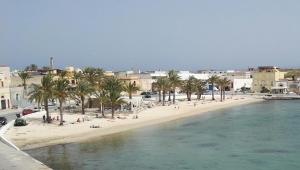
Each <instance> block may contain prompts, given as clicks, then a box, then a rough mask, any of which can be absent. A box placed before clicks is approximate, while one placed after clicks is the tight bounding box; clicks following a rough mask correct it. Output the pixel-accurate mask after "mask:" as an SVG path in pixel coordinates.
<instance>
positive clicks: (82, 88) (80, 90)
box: [71, 80, 95, 114]
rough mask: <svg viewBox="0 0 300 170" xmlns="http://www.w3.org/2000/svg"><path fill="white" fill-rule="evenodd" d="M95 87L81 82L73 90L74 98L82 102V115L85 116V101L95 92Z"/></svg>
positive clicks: (83, 81)
mask: <svg viewBox="0 0 300 170" xmlns="http://www.w3.org/2000/svg"><path fill="white" fill-rule="evenodd" d="M94 90H95V89H94V88H93V86H91V85H90V83H89V82H87V81H85V80H79V82H78V84H77V85H76V86H75V87H74V88H72V93H71V94H72V97H73V98H74V99H76V100H77V101H80V102H81V113H82V114H85V106H84V104H85V99H86V97H87V96H88V95H90V94H91V93H93V92H94Z"/></svg>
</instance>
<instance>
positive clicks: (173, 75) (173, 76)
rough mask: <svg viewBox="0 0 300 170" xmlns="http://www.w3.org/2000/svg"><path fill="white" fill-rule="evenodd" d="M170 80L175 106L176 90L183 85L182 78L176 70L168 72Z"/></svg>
mask: <svg viewBox="0 0 300 170" xmlns="http://www.w3.org/2000/svg"><path fill="white" fill-rule="evenodd" d="M168 78H169V82H170V86H171V88H170V89H171V90H172V91H173V104H175V96H176V94H175V91H176V88H177V87H179V86H180V85H181V81H180V77H179V75H178V73H177V72H176V71H175V70H170V71H169V72H168ZM169 98H170V93H169Z"/></svg>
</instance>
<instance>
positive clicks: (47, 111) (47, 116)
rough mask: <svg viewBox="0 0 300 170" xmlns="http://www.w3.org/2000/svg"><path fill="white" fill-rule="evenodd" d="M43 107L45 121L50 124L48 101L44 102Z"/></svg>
mask: <svg viewBox="0 0 300 170" xmlns="http://www.w3.org/2000/svg"><path fill="white" fill-rule="evenodd" d="M44 105H45V110H46V119H47V122H48V123H50V122H51V120H50V115H49V109H48V99H45V100H44Z"/></svg>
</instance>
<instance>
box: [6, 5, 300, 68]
mask: <svg viewBox="0 0 300 170" xmlns="http://www.w3.org/2000/svg"><path fill="white" fill-rule="evenodd" d="M299 20H300V1H299V0H285V1H283V0H242V1H241V0H226V1H225V0H26V1H20V0H0V65H8V66H10V67H12V68H19V69H21V68H24V67H25V66H27V65H29V64H31V63H35V64H37V65H38V66H41V67H42V66H45V65H48V63H49V58H50V57H54V65H55V66H56V67H58V68H64V67H66V66H75V67H87V66H92V67H100V68H103V69H106V70H129V69H141V70H158V69H161V70H167V69H178V70H200V69H247V68H248V67H256V66H260V65H276V66H279V67H285V68H286V67H300V22H299Z"/></svg>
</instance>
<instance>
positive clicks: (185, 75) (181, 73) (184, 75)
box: [178, 71, 209, 80]
mask: <svg viewBox="0 0 300 170" xmlns="http://www.w3.org/2000/svg"><path fill="white" fill-rule="evenodd" d="M178 76H179V77H180V79H181V80H187V79H189V77H191V76H193V77H195V78H196V79H200V80H207V79H208V78H209V74H206V73H191V72H189V71H179V72H178Z"/></svg>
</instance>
